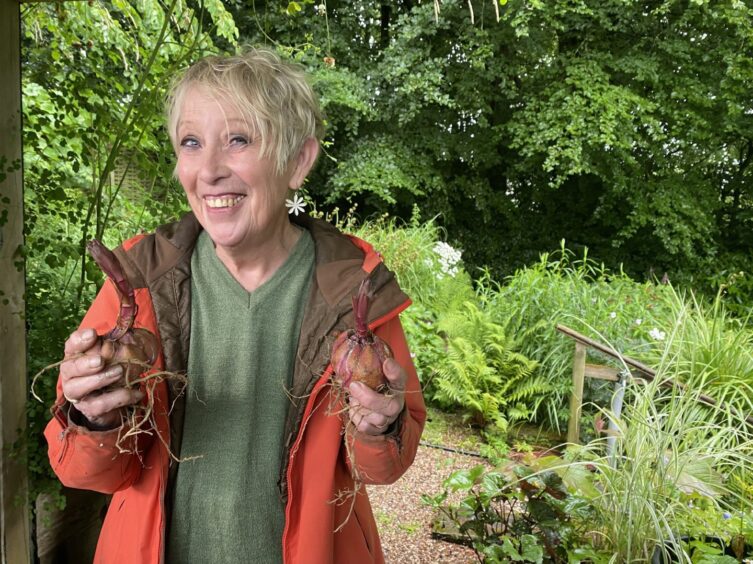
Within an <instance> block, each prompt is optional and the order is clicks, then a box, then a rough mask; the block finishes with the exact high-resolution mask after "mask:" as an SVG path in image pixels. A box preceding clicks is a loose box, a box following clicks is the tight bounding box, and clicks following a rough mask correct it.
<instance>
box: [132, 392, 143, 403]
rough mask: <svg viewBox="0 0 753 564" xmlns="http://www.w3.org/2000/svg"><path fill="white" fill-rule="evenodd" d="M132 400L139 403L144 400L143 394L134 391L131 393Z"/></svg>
mask: <svg viewBox="0 0 753 564" xmlns="http://www.w3.org/2000/svg"><path fill="white" fill-rule="evenodd" d="M133 399H134V401H141V400H142V399H144V392H142V391H140V390H136V391H135V392H133Z"/></svg>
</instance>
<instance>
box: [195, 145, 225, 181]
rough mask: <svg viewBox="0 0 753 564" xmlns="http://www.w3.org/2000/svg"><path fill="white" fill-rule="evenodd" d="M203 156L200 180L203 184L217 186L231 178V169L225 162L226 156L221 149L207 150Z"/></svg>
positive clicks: (203, 152)
mask: <svg viewBox="0 0 753 564" xmlns="http://www.w3.org/2000/svg"><path fill="white" fill-rule="evenodd" d="M201 156H202V158H201V164H200V168H199V179H200V180H201V181H202V182H205V183H206V184H216V183H217V182H219V181H220V180H222V179H223V178H227V177H228V176H230V168H229V167H228V166H227V163H226V162H225V155H224V152H223V151H222V149H221V148H219V147H218V148H205V149H204V150H203V151H202V155H201Z"/></svg>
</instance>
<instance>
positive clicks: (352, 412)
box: [348, 402, 397, 435]
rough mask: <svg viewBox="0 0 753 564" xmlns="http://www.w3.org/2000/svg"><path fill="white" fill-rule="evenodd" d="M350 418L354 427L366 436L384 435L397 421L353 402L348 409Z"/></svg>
mask: <svg viewBox="0 0 753 564" xmlns="http://www.w3.org/2000/svg"><path fill="white" fill-rule="evenodd" d="M348 417H349V418H350V421H351V423H352V424H353V426H354V427H355V428H356V429H357V430H358V431H359V432H360V433H364V434H366V435H382V434H384V432H385V431H386V430H387V428H388V427H389V426H390V424H391V423H392V422H393V421H394V420H395V419H397V418H396V417H387V416H386V415H384V414H381V413H377V412H374V411H370V410H368V409H365V408H364V407H362V406H360V405H358V404H357V403H353V402H351V404H350V408H349V409H348Z"/></svg>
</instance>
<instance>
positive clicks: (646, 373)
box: [557, 324, 656, 380]
mask: <svg viewBox="0 0 753 564" xmlns="http://www.w3.org/2000/svg"><path fill="white" fill-rule="evenodd" d="M557 331H559V332H560V333H564V334H565V335H567V336H568V337H570V338H571V339H574V340H575V341H576V342H578V343H583V344H584V345H587V346H589V347H591V348H592V349H596V350H597V351H601V352H603V353H604V354H607V355H609V356H611V357H612V358H616V359H617V360H619V361H620V362H624V363H625V364H627V365H628V366H629V367H630V368H632V369H633V370H636V371H638V372H640V373H641V377H642V378H645V379H646V380H653V379H654V378H655V377H656V372H655V371H654V370H653V369H652V368H650V367H648V366H646V365H645V364H643V363H642V362H639V361H637V360H635V359H632V358H630V357H629V356H625V355H623V354H620V353H619V352H618V351H616V350H614V349H613V348H612V347H608V346H607V345H604V344H602V343H600V342H598V341H594V340H593V339H591V338H589V337H586V336H585V335H581V334H580V333H578V332H577V331H575V330H574V329H570V327H567V326H565V325H560V324H558V325H557Z"/></svg>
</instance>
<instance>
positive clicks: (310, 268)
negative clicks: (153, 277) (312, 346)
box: [167, 229, 314, 564]
mask: <svg viewBox="0 0 753 564" xmlns="http://www.w3.org/2000/svg"><path fill="white" fill-rule="evenodd" d="M191 272H192V278H191V341H190V343H191V344H190V350H189V357H188V379H189V385H188V387H187V389H186V390H187V391H186V393H187V396H186V411H185V424H184V430H183V442H182V446H181V457H182V458H188V457H192V456H196V457H200V458H196V459H194V460H190V461H184V462H181V463H180V466H179V469H178V473H177V478H176V483H175V501H174V508H173V517H172V522H171V527H170V531H169V532H168V543H167V560H168V562H171V563H180V564H189V563H201V564H204V563H206V562H223V563H225V564H230V563H233V562H238V563H244V564H245V563H248V562H275V563H276V562H282V532H283V527H284V524H285V513H284V512H285V508H284V507H283V504H282V501H281V499H280V493H279V489H278V487H277V479H278V476H279V471H280V463H281V458H282V451H283V440H284V438H283V433H284V424H285V415H286V413H287V409H288V401H289V400H288V397H287V395H286V391H287V388H288V387H289V385H290V381H291V378H292V373H293V364H294V359H295V354H296V350H297V344H298V338H299V333H300V329H301V321H302V319H303V312H304V307H305V304H306V298H307V296H308V293H309V289H310V284H311V279H312V276H313V272H314V242H313V240H312V238H311V235H310V234H309V232H308V231H306V230H305V229H304V230H303V232H302V234H301V237H300V238H299V239H298V241H297V242H296V244H295V246H294V247H293V249H292V250H291V253H290V255H289V256H288V258H287V260H286V261H285V263H284V264H283V265H282V266H281V267H280V268H279V269H278V270H277V272H275V273H274V275H273V276H272V277H271V278H270V279H269V280H268V281H267V282H265V283H264V284H263V285H262V286H260V287H259V288H257V289H256V290H254V291H253V292H247V291H246V290H245V289H244V288H243V287H242V286H241V285H240V284H239V283H238V281H236V280H235V279H234V278H233V277H232V275H231V274H230V272H229V271H228V270H227V269H226V268H225V266H224V265H223V264H222V262H220V260H219V258H218V257H217V254H216V252H215V250H214V245H213V243H212V240H211V239H210V237H209V235H208V234H207V233H206V232H202V233H201V235H200V236H199V239H198V242H197V244H196V248H195V250H194V252H193V256H192V258H191Z"/></svg>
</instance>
